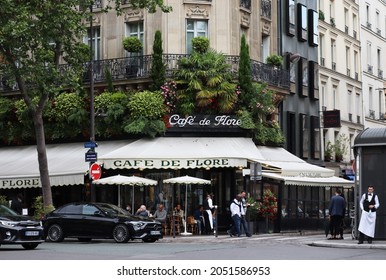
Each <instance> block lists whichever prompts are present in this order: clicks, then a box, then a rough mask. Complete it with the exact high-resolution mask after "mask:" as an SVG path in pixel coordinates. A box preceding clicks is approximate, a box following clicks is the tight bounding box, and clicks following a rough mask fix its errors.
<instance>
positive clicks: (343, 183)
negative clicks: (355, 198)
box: [263, 172, 354, 187]
mask: <svg viewBox="0 0 386 280" xmlns="http://www.w3.org/2000/svg"><path fill="white" fill-rule="evenodd" d="M263 177H265V178H271V179H276V180H280V181H284V184H285V185H296V186H311V187H315V186H317V187H337V186H340V187H353V186H354V182H353V181H349V180H346V179H343V178H340V177H336V176H331V177H300V176H293V177H290V176H282V175H280V174H277V173H269V172H263Z"/></svg>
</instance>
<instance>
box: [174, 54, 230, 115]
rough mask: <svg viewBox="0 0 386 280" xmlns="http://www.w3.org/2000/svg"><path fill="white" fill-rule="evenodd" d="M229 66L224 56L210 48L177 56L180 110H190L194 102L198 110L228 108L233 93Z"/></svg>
mask: <svg viewBox="0 0 386 280" xmlns="http://www.w3.org/2000/svg"><path fill="white" fill-rule="evenodd" d="M229 67H230V66H229V65H228V64H227V63H226V61H225V56H224V55H223V54H221V53H217V52H216V51H214V50H212V49H208V50H207V51H206V52H204V53H201V52H196V51H193V53H192V54H191V55H190V56H189V57H188V58H183V59H181V60H180V64H179V70H178V71H177V73H176V82H177V84H179V85H180V90H179V100H180V103H182V104H180V111H181V113H184V114H190V113H193V110H194V107H195V106H194V105H196V106H197V108H198V110H199V111H200V112H202V113H211V112H219V113H229V112H231V111H232V110H233V109H234V106H235V103H236V101H237V94H236V84H234V83H232V74H231V72H230V70H229ZM192 105H193V106H192Z"/></svg>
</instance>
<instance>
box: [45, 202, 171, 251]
mask: <svg viewBox="0 0 386 280" xmlns="http://www.w3.org/2000/svg"><path fill="white" fill-rule="evenodd" d="M42 222H43V226H44V233H45V236H46V238H47V239H48V241H52V242H60V241H63V239H64V238H66V237H74V238H78V239H79V240H80V241H85V242H87V241H91V239H114V240H115V242H117V243H125V242H128V241H129V240H134V239H142V240H143V241H144V242H155V241H157V240H158V239H161V238H163V232H162V226H161V223H159V222H157V221H153V220H151V219H149V218H143V217H139V216H132V215H130V214H129V213H128V212H127V211H125V210H123V209H121V208H119V207H117V206H115V205H112V204H108V203H87V202H74V203H69V204H66V205H64V206H61V207H60V208H58V209H56V210H54V211H52V212H51V213H49V214H47V215H46V216H45V217H44V218H43V220H42Z"/></svg>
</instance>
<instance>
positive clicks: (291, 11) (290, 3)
mask: <svg viewBox="0 0 386 280" xmlns="http://www.w3.org/2000/svg"><path fill="white" fill-rule="evenodd" d="M295 30H296V29H295V0H287V2H286V31H287V35H289V36H295Z"/></svg>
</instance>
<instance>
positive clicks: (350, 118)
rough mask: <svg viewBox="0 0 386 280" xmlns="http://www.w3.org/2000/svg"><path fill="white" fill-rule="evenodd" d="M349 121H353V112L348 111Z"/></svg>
mask: <svg viewBox="0 0 386 280" xmlns="http://www.w3.org/2000/svg"><path fill="white" fill-rule="evenodd" d="M348 121H349V122H352V114H351V113H348Z"/></svg>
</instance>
